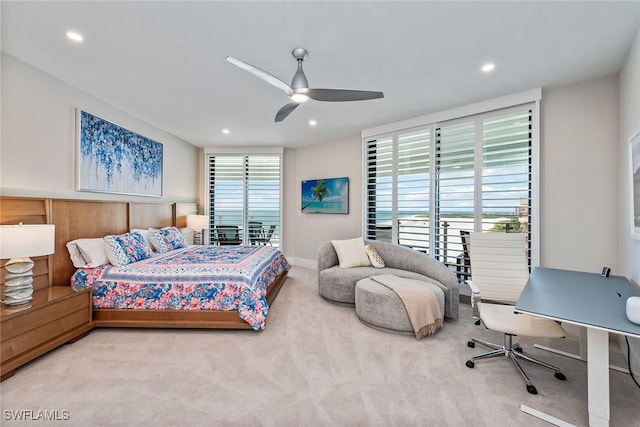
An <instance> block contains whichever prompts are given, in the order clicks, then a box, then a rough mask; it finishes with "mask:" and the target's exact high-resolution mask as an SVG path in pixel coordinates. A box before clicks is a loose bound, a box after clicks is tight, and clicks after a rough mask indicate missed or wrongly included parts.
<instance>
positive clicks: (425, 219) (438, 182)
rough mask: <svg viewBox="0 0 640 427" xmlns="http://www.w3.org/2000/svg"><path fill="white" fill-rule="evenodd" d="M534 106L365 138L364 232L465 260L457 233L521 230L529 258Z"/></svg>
mask: <svg viewBox="0 0 640 427" xmlns="http://www.w3.org/2000/svg"><path fill="white" fill-rule="evenodd" d="M533 111H534V104H525V105H521V106H518V107H511V108H505V109H500V110H495V111H491V112H487V113H481V114H476V115H471V116H467V117H464V118H459V119H455V120H449V121H443V122H439V123H433V124H432V125H430V126H425V127H423V128H416V129H412V130H401V131H397V132H393V133H390V134H384V135H379V136H377V137H376V138H375V139H370V140H365V141H364V143H365V151H366V156H365V174H366V179H365V182H366V206H367V208H366V212H365V233H366V236H367V237H368V238H370V239H378V240H385V241H391V242H394V243H398V244H402V245H405V246H409V247H411V248H413V249H416V250H419V251H422V252H426V253H428V254H430V255H432V256H433V257H435V258H436V259H438V260H440V261H442V262H444V263H446V264H448V265H449V266H451V268H453V269H456V268H459V267H460V266H463V265H465V264H468V262H469V260H468V254H467V253H465V251H464V247H463V235H464V234H465V233H467V232H472V231H507V232H512V233H513V232H523V233H526V234H527V242H528V244H529V256H530V263H531V247H532V239H533V236H534V234H533V233H532V226H533V224H532V215H531V212H532V208H533V206H534V205H535V201H534V200H533V197H534V192H533V170H534V169H535V168H536V167H537V166H536V165H534V164H533V161H534V158H533V155H532V150H533V121H534V117H533V114H534V113H533Z"/></svg>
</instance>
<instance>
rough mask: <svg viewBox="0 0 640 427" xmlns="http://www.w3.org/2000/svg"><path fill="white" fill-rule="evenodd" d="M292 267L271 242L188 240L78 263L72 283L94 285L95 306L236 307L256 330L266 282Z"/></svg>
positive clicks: (261, 318) (260, 323)
mask: <svg viewBox="0 0 640 427" xmlns="http://www.w3.org/2000/svg"><path fill="white" fill-rule="evenodd" d="M289 268H291V266H290V264H289V262H288V261H287V259H286V258H285V257H284V255H283V254H282V252H280V250H278V249H276V248H273V247H271V246H189V247H186V248H181V249H176V250H173V251H170V252H167V253H163V254H159V255H157V256H154V257H151V258H147V259H145V260H142V261H138V262H135V263H132V264H128V265H123V266H120V267H114V266H112V265H104V266H101V267H97V268H80V269H78V270H77V271H76V272H75V274H74V275H73V277H72V278H71V286H72V287H73V288H74V289H75V290H77V291H78V290H81V289H85V288H87V287H91V288H92V289H93V307H94V308H96V309H109V308H115V309H135V310H144V309H153V310H220V311H230V310H237V311H238V314H239V315H240V318H241V319H243V320H244V321H246V322H247V323H249V325H251V327H252V328H253V329H256V330H257V329H263V328H264V324H265V319H266V317H267V314H268V312H269V305H268V303H267V299H266V290H267V285H268V284H269V283H271V282H272V281H273V280H274V279H275V277H276V276H277V275H278V274H280V273H281V272H283V271H285V270H289Z"/></svg>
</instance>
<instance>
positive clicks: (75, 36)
mask: <svg viewBox="0 0 640 427" xmlns="http://www.w3.org/2000/svg"><path fill="white" fill-rule="evenodd" d="M67 38H69V40H73V41H74V42H81V41H82V40H84V37H82V34H80V33H76V32H75V31H67Z"/></svg>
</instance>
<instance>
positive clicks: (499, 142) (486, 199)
mask: <svg viewBox="0 0 640 427" xmlns="http://www.w3.org/2000/svg"><path fill="white" fill-rule="evenodd" d="M532 116H533V113H532V111H531V110H530V109H528V108H527V109H521V110H519V111H510V112H508V113H505V114H499V115H495V116H492V117H488V118H485V119H483V123H482V212H481V215H482V229H489V230H495V231H507V232H521V233H525V234H526V235H527V242H528V244H529V245H530V244H531V229H530V228H531V227H530V224H531V206H532V200H531V198H532V197H531V192H532V181H531V180H532V176H531V160H532V159H531V145H532V119H533V117H532ZM528 255H529V257H531V253H530V251H529V254H528ZM529 265H531V264H529Z"/></svg>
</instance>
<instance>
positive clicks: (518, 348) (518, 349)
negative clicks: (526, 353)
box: [514, 347, 522, 353]
mask: <svg viewBox="0 0 640 427" xmlns="http://www.w3.org/2000/svg"><path fill="white" fill-rule="evenodd" d="M514 350H515V351H517V352H518V353H522V347H514Z"/></svg>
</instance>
